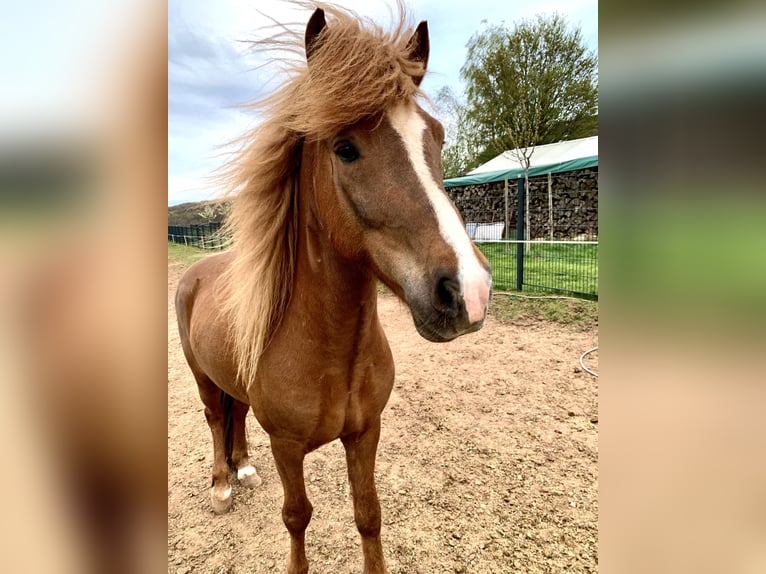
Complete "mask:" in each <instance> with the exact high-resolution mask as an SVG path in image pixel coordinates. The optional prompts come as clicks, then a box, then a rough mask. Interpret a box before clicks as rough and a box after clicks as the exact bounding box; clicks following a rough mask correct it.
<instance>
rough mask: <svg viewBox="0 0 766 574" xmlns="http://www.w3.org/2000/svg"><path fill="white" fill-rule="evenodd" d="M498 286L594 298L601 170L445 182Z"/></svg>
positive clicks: (596, 293) (496, 286)
mask: <svg viewBox="0 0 766 574" xmlns="http://www.w3.org/2000/svg"><path fill="white" fill-rule="evenodd" d="M447 191H448V193H449V195H450V197H451V198H452V199H453V201H454V202H455V204H456V206H457V207H458V210H459V211H460V213H461V215H462V216H463V219H464V220H465V221H466V229H467V231H468V233H469V235H470V236H471V238H472V239H473V240H474V242H475V243H476V244H477V245H478V247H479V249H481V250H482V252H483V253H484V254H485V255H486V256H487V258H488V259H489V260H490V263H491V264H492V275H493V285H494V288H495V289H496V290H523V289H530V290H535V291H557V292H565V293H572V294H576V295H580V296H584V297H590V298H597V297H598V169H597V168H596V169H585V170H579V171H576V172H566V173H559V174H552V175H551V174H547V175H545V176H541V177H534V178H530V180H529V189H528V190H527V189H526V186H525V185H524V182H523V180H513V181H508V180H506V181H493V182H489V183H482V184H472V185H465V186H462V187H460V186H456V187H451V188H450V187H448V188H447Z"/></svg>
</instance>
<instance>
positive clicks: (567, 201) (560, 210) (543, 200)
mask: <svg viewBox="0 0 766 574" xmlns="http://www.w3.org/2000/svg"><path fill="white" fill-rule="evenodd" d="M551 183H552V185H551V189H552V194H551V195H552V209H549V204H548V176H547V175H543V176H540V177H533V178H530V180H529V189H530V196H529V200H530V205H529V211H530V228H531V233H530V237H531V238H532V239H543V238H549V237H550V230H551V228H550V225H549V217H550V214H551V213H552V215H553V236H554V238H555V239H574V238H577V239H583V238H586V237H587V238H597V237H598V168H597V167H595V168H589V169H583V170H579V171H570V172H566V173H555V174H553V175H552V176H551ZM504 186H505V184H504V182H502V181H497V182H493V183H485V184H480V185H467V186H464V187H448V188H447V193H448V194H449V196H450V197H451V198H452V201H454V202H455V205H457V208H458V210H459V211H460V213H461V214H462V216H463V219H464V220H465V221H466V223H468V222H473V223H496V222H504V221H505V201H504V194H503V189H504ZM517 197H518V187H517V182H516V180H511V181H509V182H508V215H509V219H510V223H509V230H508V232H509V233H508V237H509V238H511V239H513V238H515V237H516V216H517V213H518V211H517V208H516V201H517Z"/></svg>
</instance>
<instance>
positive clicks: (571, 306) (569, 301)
mask: <svg viewBox="0 0 766 574" xmlns="http://www.w3.org/2000/svg"><path fill="white" fill-rule="evenodd" d="M519 295H522V294H519ZM532 297H541V298H539V299H531V298H529V299H528V298H526V296H517V295H516V294H513V293H511V294H507V295H506V294H502V293H495V294H494V295H493V296H492V303H491V305H490V307H489V312H490V314H491V315H492V316H494V317H495V318H496V319H499V320H500V321H503V322H513V323H524V322H528V321H529V322H534V321H547V322H552V323H558V324H560V325H568V326H572V327H576V328H581V329H584V330H588V329H592V328H594V327H596V326H598V301H589V300H587V299H575V298H568V297H567V298H553V297H551V296H550V295H548V296H545V295H541V294H538V295H532Z"/></svg>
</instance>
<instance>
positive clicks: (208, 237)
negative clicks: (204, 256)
mask: <svg viewBox="0 0 766 574" xmlns="http://www.w3.org/2000/svg"><path fill="white" fill-rule="evenodd" d="M168 241H169V242H170V243H178V244H180V245H188V246H190V247H198V248H200V249H213V250H220V249H226V248H227V247H228V246H229V241H230V239H229V238H228V237H226V236H224V235H222V234H221V224H220V223H217V222H211V223H203V224H199V225H168Z"/></svg>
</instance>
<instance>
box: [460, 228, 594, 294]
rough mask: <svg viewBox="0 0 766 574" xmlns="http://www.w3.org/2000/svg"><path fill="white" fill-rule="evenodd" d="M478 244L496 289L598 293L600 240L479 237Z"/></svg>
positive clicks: (493, 286)
mask: <svg viewBox="0 0 766 574" xmlns="http://www.w3.org/2000/svg"><path fill="white" fill-rule="evenodd" d="M475 243H476V245H477V247H478V248H479V249H480V250H481V252H482V253H484V256H485V257H486V258H487V260H488V261H489V263H490V265H491V266H492V288H493V289H494V290H496V291H511V290H521V289H524V288H526V289H530V290H534V291H538V290H539V291H554V292H562V293H572V294H576V295H580V296H584V297H589V298H595V297H597V296H598V242H597V241H517V240H504V239H503V240H481V239H480V240H476V241H475ZM519 256H520V257H521V265H519ZM520 288H521V289H520Z"/></svg>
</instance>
